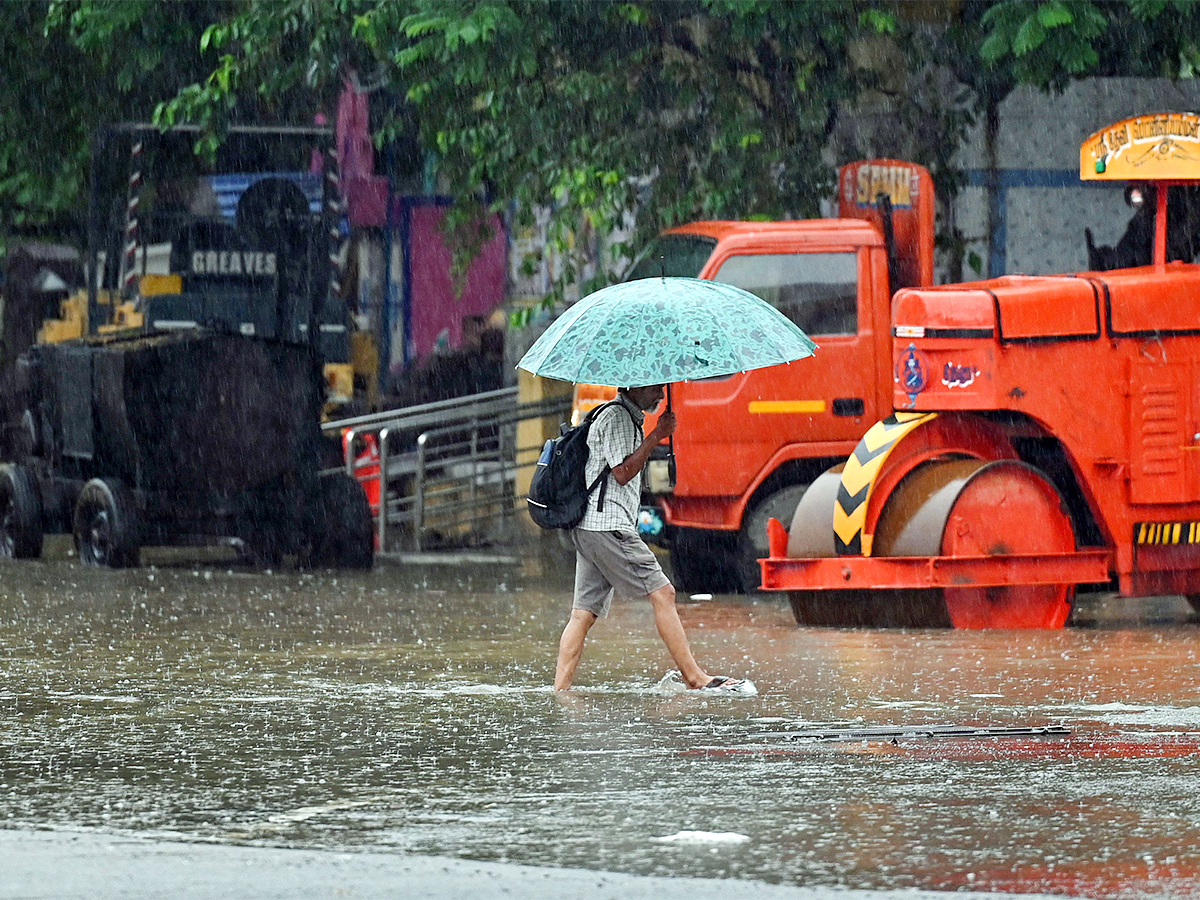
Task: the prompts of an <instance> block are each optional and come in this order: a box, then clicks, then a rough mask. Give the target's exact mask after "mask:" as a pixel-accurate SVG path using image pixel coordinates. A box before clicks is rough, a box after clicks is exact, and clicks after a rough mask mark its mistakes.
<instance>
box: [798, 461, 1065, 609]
mask: <svg viewBox="0 0 1200 900" xmlns="http://www.w3.org/2000/svg"><path fill="white" fill-rule="evenodd" d="M840 482H841V467H840V466H839V467H836V468H834V469H830V470H829V471H827V472H825V473H824V474H822V475H821V476H820V477H819V478H818V479H817V480H816V481H814V482H813V484H812V487H810V488H809V490H808V492H807V493H806V494H805V495H804V497H803V498H802V500H801V502H800V504H799V505H798V506H797V508H796V514H795V516H793V519H792V528H791V530H790V532H789V536H788V556H792V557H824V556H834V555H835V550H834V546H833V529H832V510H833V503H834V498H835V497H836V495H837V491H838V488H839V485H840ZM1033 523H1036V527H1033ZM1074 549H1075V534H1074V530H1073V528H1072V525H1071V520H1070V517H1069V515H1068V514H1067V512H1066V510H1065V507H1064V504H1063V501H1062V497H1061V496H1060V495H1059V493H1058V490H1057V489H1056V488H1055V487H1054V485H1053V484H1051V483H1050V481H1049V480H1048V479H1047V478H1046V477H1045V476H1044V475H1042V473H1040V472H1038V471H1037V470H1036V469H1034V468H1033V467H1031V466H1028V465H1026V464H1025V463H1021V462H1017V461H1014V460H1000V461H990V462H989V461H985V460H979V459H947V458H943V459H935V460H931V461H929V462H925V463H923V464H921V465H919V466H918V467H917V468H915V469H914V470H913V471H912V472H910V473H909V474H908V475H906V476H905V477H904V479H903V480H902V481H901V482H900V483H899V484H898V485H897V486H896V488H895V489H894V490H893V491H892V493H891V494H890V495H889V496H888V497H887V499H886V503H885V505H884V507H883V510H882V512H881V513H880V517H879V522H878V523H877V525H876V528H875V539H874V548H873V553H874V555H875V556H956V555H964V556H968V555H969V556H974V555H981V554H982V555H994V554H1007V553H1063V552H1070V551H1073V550H1074ZM1073 595H1074V587H1073V586H1071V585H1012V586H999V587H990V588H948V589H945V590H910V591H880V592H867V591H837V590H833V591H792V592H790V594H789V599H790V600H791V604H792V612H793V613H794V614H795V616H796V621H797V622H799V623H800V624H801V625H832V626H842V627H856V626H866V627H876V628H879V627H914V628H938V627H948V626H953V627H955V628H1061V627H1062V626H1063V625H1064V624H1065V623H1066V620H1067V616H1068V615H1069V614H1070V611H1071V599H1072V597H1073Z"/></svg>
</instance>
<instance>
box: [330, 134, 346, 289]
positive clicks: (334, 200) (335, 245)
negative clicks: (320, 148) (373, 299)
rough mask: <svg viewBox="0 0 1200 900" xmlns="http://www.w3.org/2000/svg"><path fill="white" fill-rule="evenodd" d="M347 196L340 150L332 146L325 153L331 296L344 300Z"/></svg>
mask: <svg viewBox="0 0 1200 900" xmlns="http://www.w3.org/2000/svg"><path fill="white" fill-rule="evenodd" d="M344 211H345V198H344V197H343V196H342V179H341V170H340V163H339V161H338V152H337V148H336V147H331V148H329V150H328V151H327V152H326V155H325V219H326V223H327V224H326V227H327V228H328V229H329V298H330V299H331V300H336V301H337V302H338V303H341V302H342V275H343V271H342V268H343V266H344V265H345V259H346V241H345V240H344V239H343V238H342V228H341V225H342V214H343V212H344Z"/></svg>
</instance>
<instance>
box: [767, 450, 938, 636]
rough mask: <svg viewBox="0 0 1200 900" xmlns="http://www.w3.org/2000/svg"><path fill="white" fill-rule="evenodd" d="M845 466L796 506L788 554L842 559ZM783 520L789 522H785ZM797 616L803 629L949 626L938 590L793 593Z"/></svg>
mask: <svg viewBox="0 0 1200 900" xmlns="http://www.w3.org/2000/svg"><path fill="white" fill-rule="evenodd" d="M843 468H845V466H844V464H839V465H836V466H834V467H833V468H831V469H827V470H826V471H825V472H823V473H821V475H820V476H818V477H817V479H816V480H815V481H814V482H813V483H812V484H811V485H809V488H808V490H807V491H805V492H804V496H803V497H801V498H800V502H799V504H797V506H796V512H795V514H794V515H793V516H792V527H791V528H790V529H789V531H788V547H787V555H788V556H792V557H799V558H803V559H816V558H819V557H825V556H836V555H837V550H836V548H835V547H834V543H833V504H834V501H835V500H836V499H837V492H838V489H839V488H840V487H841V483H842V469H843ZM780 521H781V522H784V521H787V520H786V519H780ZM788 600H789V601H790V603H791V605H792V615H794V616H795V617H796V622H797V623H798V624H800V625H811V626H816V627H826V628H919V627H926V626H930V625H940V626H943V627H945V626H948V625H949V624H950V621H949V619H948V618H947V617H946V608H945V604H944V603H943V602H942V598H941V596H940V595H939V593H938V592H937V591H905V592H903V594H902V593H901V592H899V591H878V592H876V591H839V590H826V591H789V592H788Z"/></svg>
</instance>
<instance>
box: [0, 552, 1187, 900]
mask: <svg viewBox="0 0 1200 900" xmlns="http://www.w3.org/2000/svg"><path fill="white" fill-rule="evenodd" d="M519 555H520V556H522V562H521V563H520V564H519V565H516V566H510V565H504V566H500V565H496V566H489V565H486V564H479V563H476V564H472V565H464V566H453V567H449V566H435V565H429V564H419V565H408V566H392V565H387V566H379V567H377V568H376V570H375V571H373V572H371V573H362V574H358V573H355V574H350V573H331V572H330V573H316V574H300V573H295V572H290V571H284V572H278V573H263V572H256V571H253V570H249V569H245V568H240V567H237V566H235V565H234V564H233V563H232V562H230V561H229V560H227V559H225V558H223V557H221V556H220V555H219V554H213V555H208V556H203V557H200V556H197V555H196V554H195V553H193V554H192V555H191V556H189V555H188V554H184V553H175V554H167V553H160V554H159V555H158V556H155V555H154V554H153V553H149V552H148V553H147V554H146V559H145V561H146V562H147V563H150V564H151V565H149V566H147V567H145V568H142V569H137V570H132V571H126V572H109V571H93V570H85V569H82V568H80V567H79V566H78V565H77V563H76V562H75V561H74V560H72V559H70V558H68V557H67V555H66V552H65V545H64V544H55V545H52V546H51V548H50V553H49V554H48V558H47V560H45V561H42V562H36V563H9V564H5V565H3V566H0V671H2V674H3V679H2V681H0V828H7V829H11V830H14V831H15V832H16V833H19V834H24V835H25V836H26V837H28V836H29V832H31V831H32V830H34V829H48V828H49V829H55V830H57V832H58V833H59V834H60V835H61V836H62V839H63V840H64V841H67V840H69V839H71V838H72V836H77V835H78V833H79V832H80V831H81V830H82V832H83V833H84V834H86V835H89V836H92V837H94V836H96V835H100V836H108V837H109V838H112V837H113V836H116V837H119V838H121V839H122V840H124V839H127V838H155V839H165V840H168V841H182V842H190V843H193V844H195V843H200V842H203V843H204V844H207V845H216V846H217V847H221V848H231V849H232V848H233V847H236V848H245V847H247V846H249V847H260V848H261V847H267V848H291V849H293V850H299V851H304V852H306V853H321V852H329V851H335V852H334V853H333V854H330V856H329V857H326V858H331V857H332V856H336V857H337V858H338V859H340V858H342V857H343V856H345V854H346V853H347V852H349V853H352V854H353V853H357V854H362V855H363V856H362V859H363V860H377V859H382V858H383V857H390V858H394V859H398V860H406V859H409V858H410V857H405V856H401V855H399V854H400V852H403V853H406V854H421V855H431V856H441V857H461V858H462V859H463V860H469V861H472V862H473V863H488V864H491V863H519V864H522V865H524V866H537V867H565V868H569V869H572V870H578V869H585V870H596V871H601V872H611V873H623V874H628V875H639V876H686V877H697V878H722V879H739V880H742V881H745V882H748V883H747V884H746V885H744V887H745V888H746V889H747V890H749V889H750V887H751V885H750V884H749V882H755V883H757V882H767V883H773V884H778V885H785V886H799V887H803V888H813V889H819V890H821V889H827V888H852V889H857V890H863V891H871V892H887V891H893V890H905V889H924V890H959V891H963V890H965V891H970V892H985V891H994V892H1011V893H1046V894H1060V895H1069V896H1089V897H1122V898H1123V897H1130V898H1135V897H1191V896H1196V895H1198V894H1200V849H1198V848H1200V626H1197V625H1196V624H1194V623H1193V619H1192V616H1191V613H1190V610H1189V609H1188V608H1187V606H1186V604H1184V603H1183V601H1181V600H1178V599H1167V600H1162V601H1157V602H1143V603H1132V602H1121V603H1118V602H1113V601H1110V600H1106V599H1104V598H1083V599H1082V600H1081V601H1080V603H1079V605H1078V608H1077V611H1076V614H1075V617H1074V623H1075V624H1074V625H1073V626H1072V627H1070V628H1068V629H1066V630H1063V631H1058V632H965V631H858V630H821V629H800V628H797V627H796V626H795V625H794V623H793V622H792V619H791V614H790V612H789V611H788V609H787V605H786V602H785V601H784V600H782V599H781V598H780V599H776V598H767V599H762V600H754V599H748V598H742V597H717V598H715V599H713V600H709V601H703V602H691V603H683V604H681V614H682V617H683V620H684V624H685V626H686V627H687V628H688V631H689V634H690V635H691V637H692V641H693V645H694V648H695V649H696V651H697V655H698V657H699V658H700V659H701V661H702V663H703V664H704V665H705V666H706V667H707V668H708V669H709V670H710V671H713V672H722V673H729V674H733V675H739V676H745V677H749V678H752V679H753V680H754V681H755V682H756V683H757V685H758V687H759V690H760V692H761V693H760V695H759V696H758V697H755V698H732V697H702V696H698V695H696V694H691V693H682V694H681V693H674V692H671V691H670V690H668V689H664V688H660V687H658V683H659V681H660V680H661V678H662V676H663V675H664V674H665V673H666V672H667V670H668V669H669V668H670V662H669V659H668V658H667V657H666V654H665V651H664V650H663V649H662V646H661V644H660V642H659V641H658V639H657V637H656V635H655V633H654V627H653V621H652V617H651V615H650V611H649V609H648V607H647V606H646V605H645V604H644V603H637V602H618V603H617V604H616V605H615V607H614V614H613V616H612V617H611V618H610V619H608V620H604V621H602V622H600V623H598V624H597V626H596V627H595V628H594V629H593V632H592V636H591V638H590V639H589V642H588V645H587V648H586V650H585V654H584V659H583V663H582V665H581V667H580V673H579V677H578V679H577V683H578V685H579V687H578V690H576V691H574V692H572V694H570V695H568V696H561V695H555V694H554V693H553V692H552V691H550V690H549V688H548V685H549V683H550V681H551V679H552V676H553V666H554V653H555V647H556V644H557V639H558V634H559V631H560V629H561V626H562V624H563V621H564V620H565V616H566V609H567V606H568V604H569V592H570V577H571V571H570V570H571V560H570V559H569V558H567V557H564V556H562V555H560V554H559V553H558V552H557V551H556V549H555V547H554V546H552V545H549V544H547V545H543V546H541V547H540V549H538V550H537V551H536V552H535V551H533V550H531V551H530V552H528V553H523V554H519ZM896 724H942V725H947V724H954V725H975V726H1020V725H1050V724H1056V725H1057V724H1061V725H1064V726H1065V727H1066V728H1067V729H1069V731H1070V734H1069V736H1066V737H1045V738H1037V737H1008V738H987V739H967V740H963V739H953V740H952V739H915V738H914V739H902V740H900V741H898V742H895V743H892V742H889V741H883V740H880V741H854V742H834V743H830V742H819V741H798V740H793V739H789V738H788V737H787V736H786V733H787V732H789V731H795V730H799V729H809V728H813V727H821V728H832V727H838V726H858V727H862V726H890V725H896ZM8 838H9V840H8V842H7V843H6V842H4V841H0V855H3V854H4V853H5V852H6V850H5V848H6V847H12V846H13V843H12V840H13V838H12V835H8ZM60 849H61V848H60ZM222 852H224V851H222ZM380 854H382V855H383V856H380ZM381 864H382V863H381ZM0 868H2V867H0ZM506 871H507V870H506ZM522 871H527V870H522ZM575 874H577V873H575ZM435 881H436V879H435ZM314 883H315V882H314ZM431 883H434V882H431ZM510 887H512V886H510ZM626 887H628V885H626ZM730 887H733V885H730ZM614 889H615V888H614ZM471 890H472V891H474V896H481V895H484V896H486V895H487V891H486V890H480V889H479V888H478V887H476V888H472V889H471ZM521 893H522V891H521V889H520V888H519V887H518V888H515V894H514V895H517V896H519V895H521ZM555 893H558V892H557V891H556V892H555ZM822 893H824V891H823V890H822ZM28 894H29V892H28V891H25V892H24V893H21V894H17V893H16V888H15V887H14V886H13V885H10V886H9V888H8V889H7V890H6V888H5V885H4V876H3V874H0V896H18V895H19V896H26V895H28ZM651 894H653V895H655V896H661V894H660V893H659V892H658V891H657V889H650V888H647V894H646V895H651ZM548 895H549V894H548ZM626 895H628V891H626ZM213 896H216V895H215V894H214V895H213ZM446 896H450V895H449V894H446ZM723 896H729V897H732V896H736V894H735V893H729V892H726V893H724V894H723ZM763 896H766V895H763Z"/></svg>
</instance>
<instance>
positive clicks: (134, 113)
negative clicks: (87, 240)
mask: <svg viewBox="0 0 1200 900" xmlns="http://www.w3.org/2000/svg"><path fill="white" fill-rule="evenodd" d="M231 11H232V5H231V4H230V3H225V2H180V3H159V2H154V0H69V2H66V0H62V2H41V0H29V2H19V3H0V79H2V80H3V84H4V85H5V88H4V90H3V91H2V92H0V134H3V136H4V137H3V139H2V140H0V246H2V245H3V243H4V242H6V241H7V240H11V238H12V237H13V236H20V237H36V238H39V239H54V240H66V241H69V242H72V243H79V241H80V240H81V238H82V232H83V222H84V216H85V206H86V202H85V198H86V196H87V188H86V186H87V179H88V174H89V173H88V146H89V142H90V138H91V134H92V132H93V131H94V130H95V128H96V127H97V126H98V125H100V124H102V123H104V122H112V121H132V120H137V119H143V120H145V119H149V117H150V116H151V115H152V113H153V112H154V108H155V105H156V104H157V103H158V102H159V101H160V100H161V99H162V98H164V97H170V96H173V95H174V94H175V93H176V92H178V91H179V90H181V89H182V88H183V87H184V86H186V85H188V84H190V83H192V82H194V81H195V80H197V79H199V78H201V77H202V76H203V75H204V74H205V73H206V72H207V71H208V70H209V69H210V68H211V66H212V64H213V59H212V58H208V59H206V58H205V56H204V54H203V53H201V51H200V49H199V38H200V35H201V33H202V31H203V29H204V27H205V26H206V25H207V24H208V23H210V22H212V21H214V20H216V19H218V18H220V17H222V16H225V15H229V14H230V13H231Z"/></svg>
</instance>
